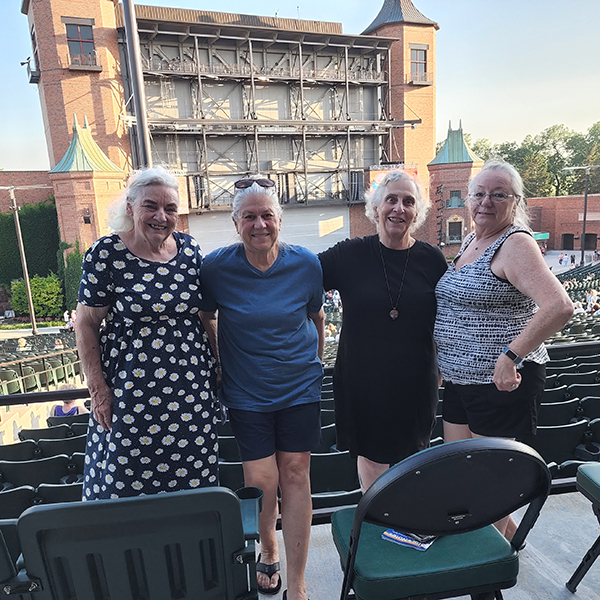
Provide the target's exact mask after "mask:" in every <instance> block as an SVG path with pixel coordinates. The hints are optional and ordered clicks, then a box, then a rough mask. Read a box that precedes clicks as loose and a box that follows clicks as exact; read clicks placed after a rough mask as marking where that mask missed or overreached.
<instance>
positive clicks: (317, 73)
mask: <svg viewBox="0 0 600 600" xmlns="http://www.w3.org/2000/svg"><path fill="white" fill-rule="evenodd" d="M142 68H143V69H144V70H145V71H154V72H160V73H189V74H192V73H197V72H198V71H200V74H201V75H223V76H227V75H231V76H234V77H235V76H243V77H250V76H251V74H252V69H251V68H250V65H246V64H227V65H225V64H223V63H220V62H217V63H213V64H210V65H209V64H206V63H200V65H199V67H198V66H197V65H196V62H195V61H193V60H190V59H187V58H185V59H183V60H181V59H180V58H174V59H171V60H167V59H165V58H158V57H156V56H155V57H153V58H146V57H142ZM301 74H302V77H303V79H304V80H305V81H306V82H307V83H310V80H317V79H324V80H334V81H345V80H346V72H345V70H344V69H306V68H304V69H302V73H301V72H300V67H258V66H255V67H254V75H255V77H257V78H258V79H259V80H260V79H261V78H269V77H274V78H293V79H300V75H301ZM348 79H349V80H350V81H373V82H383V81H385V73H383V72H377V71H372V70H369V69H353V70H350V71H348Z"/></svg>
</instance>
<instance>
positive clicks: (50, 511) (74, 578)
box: [18, 488, 254, 600]
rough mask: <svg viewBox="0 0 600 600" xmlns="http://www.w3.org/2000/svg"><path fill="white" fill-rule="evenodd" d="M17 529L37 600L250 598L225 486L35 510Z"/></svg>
mask: <svg viewBox="0 0 600 600" xmlns="http://www.w3.org/2000/svg"><path fill="white" fill-rule="evenodd" d="M18 532H19V537H20V541H21V548H22V552H23V559H24V562H25V567H26V570H27V573H29V574H31V575H33V576H35V577H36V578H38V579H39V580H40V582H41V588H42V589H41V590H40V591H39V592H38V591H36V594H35V596H36V599H37V600H59V599H64V598H111V599H112V600H125V599H131V598H146V599H147V600H158V599H161V600H164V598H184V597H185V598H197V599H198V600H201V599H208V598H210V599H215V600H216V599H222V600H234V599H237V598H242V597H250V596H249V595H248V589H249V584H248V570H247V566H246V564H244V562H245V561H244V550H245V540H244V531H243V527H242V518H241V512H240V503H239V500H238V498H237V497H236V496H235V495H234V494H233V493H232V492H230V491H229V490H225V489H223V488H203V489H198V490H186V491H182V492H172V493H168V494H157V495H153V496H138V497H134V498H121V499H114V500H96V501H94V502H73V503H70V504H67V505H61V504H54V505H48V506H35V507H33V508H31V509H29V510H27V511H25V513H24V514H23V515H22V516H21V518H20V519H19V522H18ZM253 552H254V550H253V549H252V553H253Z"/></svg>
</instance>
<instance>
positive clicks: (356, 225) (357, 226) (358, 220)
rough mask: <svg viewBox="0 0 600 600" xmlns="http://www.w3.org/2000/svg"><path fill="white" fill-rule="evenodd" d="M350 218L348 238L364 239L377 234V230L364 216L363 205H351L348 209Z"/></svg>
mask: <svg viewBox="0 0 600 600" xmlns="http://www.w3.org/2000/svg"><path fill="white" fill-rule="evenodd" d="M348 213H349V216H350V237H351V238H355V237H365V236H367V235H374V234H375V233H377V228H376V227H375V224H374V223H373V222H372V221H369V219H367V217H366V215H365V205H364V204H352V205H351V206H350V207H349V208H348Z"/></svg>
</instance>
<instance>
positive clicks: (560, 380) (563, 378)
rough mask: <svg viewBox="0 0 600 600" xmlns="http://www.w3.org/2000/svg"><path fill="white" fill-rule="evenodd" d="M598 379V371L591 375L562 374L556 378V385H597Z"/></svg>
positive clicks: (592, 372)
mask: <svg viewBox="0 0 600 600" xmlns="http://www.w3.org/2000/svg"><path fill="white" fill-rule="evenodd" d="M598 377H599V376H598V371H591V372H589V373H561V374H560V375H557V376H556V385H566V386H570V385H572V384H582V383H583V384H586V383H593V384H597V383H598Z"/></svg>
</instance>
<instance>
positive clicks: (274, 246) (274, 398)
mask: <svg viewBox="0 0 600 600" xmlns="http://www.w3.org/2000/svg"><path fill="white" fill-rule="evenodd" d="M281 212H282V211H281V206H280V205H279V199H278V197H277V191H276V189H275V182H274V181H272V180H270V179H266V178H262V177H261V176H255V177H253V178H249V179H242V180H240V181H237V182H236V184H235V197H234V201H233V214H232V218H233V222H234V225H235V228H236V231H237V232H238V234H239V235H240V237H241V239H242V242H241V243H239V244H234V245H232V246H227V247H225V248H220V249H219V250H216V251H214V252H212V253H211V254H209V255H208V256H207V257H206V258H205V260H204V262H203V264H202V270H201V277H200V279H201V284H202V296H203V298H202V313H201V314H202V320H203V322H204V324H205V327H206V329H207V333H208V334H209V337H210V338H211V341H212V343H213V348H214V349H215V350H216V351H217V349H218V355H219V358H220V363H221V367H222V386H223V387H222V400H223V403H224V404H225V406H227V408H228V409H229V417H230V421H231V427H232V429H233V432H234V434H235V436H236V439H237V442H238V445H239V448H240V455H241V458H242V462H243V465H244V480H245V485H247V486H255V487H258V488H260V489H262V490H263V492H264V497H263V510H262V512H261V514H260V540H261V554H260V555H259V560H258V564H257V571H258V588H259V591H260V592H261V593H262V594H276V593H277V592H278V591H279V589H280V588H281V579H280V575H279V573H278V571H279V550H278V547H277V539H276V537H275V524H276V521H277V514H278V505H277V488H278V487H279V489H280V490H281V519H282V529H283V537H284V542H285V547H286V556H287V584H288V589H287V593H285V592H284V597H287V598H289V600H306V585H305V582H304V568H305V565H306V556H307V552H308V541H309V535H310V524H311V517H312V505H311V496H310V480H309V466H310V452H311V450H314V449H315V448H316V447H317V446H318V444H319V440H320V404H319V400H320V394H321V378H322V373H323V370H322V366H321V358H322V356H323V345H324V340H325V316H324V311H323V308H322V296H323V293H322V290H323V277H322V272H321V265H320V263H319V260H318V259H317V257H316V256H315V255H314V254H312V252H309V251H308V250H306V249H305V248H303V247H302V246H293V245H289V244H284V243H282V242H280V240H279V231H280V229H281ZM217 313H218V326H217ZM217 331H218V343H217Z"/></svg>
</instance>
